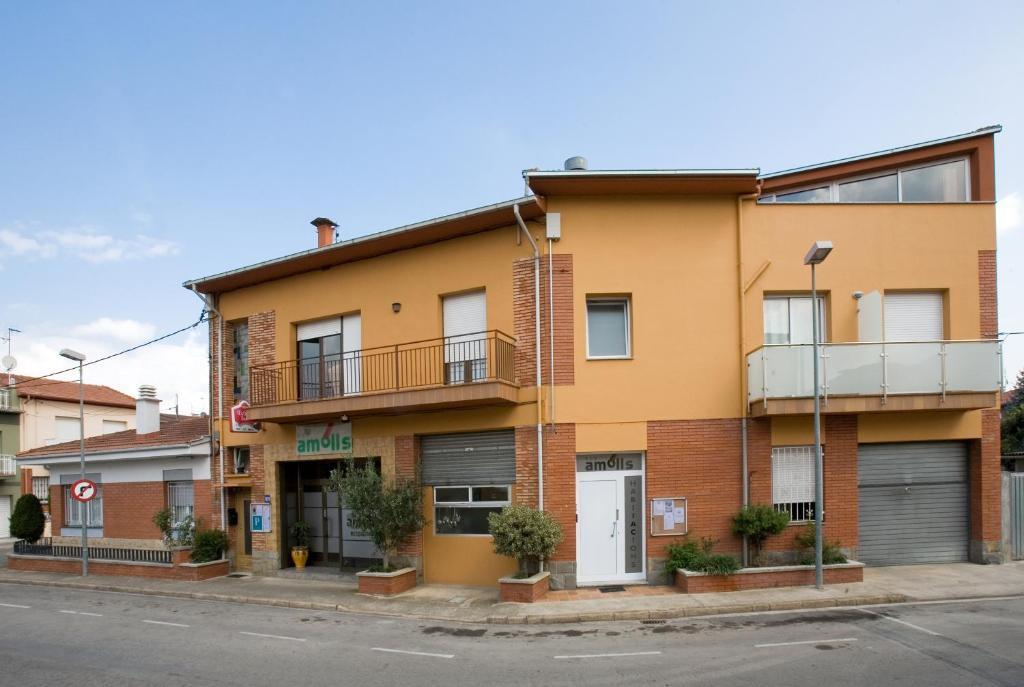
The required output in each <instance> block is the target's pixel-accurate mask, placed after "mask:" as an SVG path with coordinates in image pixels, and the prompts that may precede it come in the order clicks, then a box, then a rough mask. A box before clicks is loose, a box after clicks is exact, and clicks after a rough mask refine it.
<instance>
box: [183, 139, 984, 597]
mask: <svg viewBox="0 0 1024 687" xmlns="http://www.w3.org/2000/svg"><path fill="white" fill-rule="evenodd" d="M998 131H999V128H998V127H991V128H987V129H981V130H978V131H975V132H971V133H968V134H964V135H959V136H953V137H950V138H947V139H942V140H939V141H932V142H928V143H923V144H917V145H911V146H907V147H905V148H899V149H895V150H888V151H884V152H880V153H874V154H869V155H862V156H859V157H855V158H849V159H845V160H838V161H833V162H827V163H823V164H819V165H814V166H811V167H805V168H801V169H795V170H790V171H786V172H781V173H775V174H760V173H759V171H758V170H756V169H740V170H687V169H681V170H662V171H644V170H628V171H599V170H589V169H586V165H585V161H583V160H581V159H579V158H573V159H570V160H569V161H567V165H566V169H565V170H557V171H529V172H527V173H526V175H525V178H526V183H527V184H528V186H529V188H530V189H531V190H532V191H533V193H534V194H535V195H533V196H528V197H524V198H520V199H518V200H513V201H508V202H503V203H498V204H495V205H489V206H486V207H481V208H476V209H472V210H466V211H464V212H459V213H456V214H453V215H448V216H445V217H439V218H436V219H432V220H427V221H424V222H420V223H418V224H413V225H409V226H405V227H399V228H397V229H392V230H388V231H383V232H380V233H377V234H371V235H368V236H364V237H361V238H358V239H354V240H350V241H344V242H340V243H332V240H333V232H334V226H335V225H334V223H333V222H331V221H330V220H328V219H325V218H317V219H316V220H314V221H313V224H314V225H315V226H316V227H317V230H318V232H319V246H318V247H317V248H314V249H311V250H308V251H305V252H301V253H296V254H293V255H289V256H285V257H281V258H276V259H273V260H268V261H266V262H263V263H259V264H256V265H252V266H248V267H242V268H239V269H234V270H231V271H228V272H223V273H221V274H216V275H212V276H209V277H204V278H200V279H195V280H193V281H190V282H187V283H186V284H185V286H186V287H187V288H189V289H194V290H196V291H198V292H199V293H200V294H206V295H207V297H208V300H209V305H210V310H211V312H213V313H216V315H218V316H216V317H214V318H213V319H212V320H211V323H210V327H211V329H210V334H211V347H212V350H211V352H212V356H213V357H212V359H213V360H214V361H215V363H216V364H214V365H212V373H213V376H212V378H211V382H210V383H211V393H212V394H213V396H212V397H213V398H214V399H217V402H215V403H214V405H215V407H217V408H218V410H217V411H216V415H218V416H219V419H218V421H217V423H215V424H216V427H217V429H218V430H219V432H220V436H221V437H223V442H222V450H221V453H220V454H219V456H218V457H217V458H216V459H215V460H214V463H213V466H212V467H213V481H214V490H215V491H214V496H215V498H217V499H219V503H216V504H215V508H216V510H217V517H218V518H220V519H222V520H223V521H224V522H226V524H227V526H228V528H229V533H230V536H231V538H232V546H233V547H234V549H235V551H236V553H241V555H237V556H236V564H237V565H238V566H239V567H251V568H252V570H253V571H255V572H257V573H273V571H275V570H277V569H280V568H283V567H287V566H290V565H291V563H290V560H289V556H288V549H289V547H290V545H291V544H292V542H291V540H290V539H289V536H288V532H289V527H290V526H291V525H292V524H293V523H294V522H295V521H296V520H297V519H300V518H301V519H304V520H306V521H307V522H309V524H310V525H311V526H312V529H313V537H312V542H311V552H312V559H313V562H314V563H315V564H316V563H319V564H329V565H342V564H344V565H362V564H363V563H364V562H365V561H363V560H362V559H365V558H369V557H372V556H373V555H374V552H373V550H372V547H369V546H367V543H366V542H365V537H363V536H361V535H360V533H356V532H352V531H351V529H350V528H349V526H348V523H347V520H348V519H347V518H346V517H345V513H344V509H343V508H342V507H341V504H339V503H338V500H337V498H336V497H335V495H334V494H333V493H331V492H330V491H329V490H328V483H329V482H328V480H329V477H330V474H331V471H332V470H335V469H340V470H345V469H347V465H348V463H347V462H346V459H347V458H349V457H353V458H356V459H357V460H361V461H369V462H371V463H375V464H377V465H379V466H380V469H381V470H382V471H383V473H384V474H385V475H387V476H390V475H395V474H397V475H403V476H407V477H416V478H418V479H420V480H421V481H422V485H423V493H424V498H425V511H426V515H427V519H428V520H429V524H428V525H427V526H426V527H425V528H424V529H423V531H422V532H421V533H420V534H419V535H417V536H415V537H413V538H412V540H410V541H409V542H408V543H407V545H406V546H405V547H404V548H403V549H402V551H401V552H400V553H401V554H402V556H403V557H404V558H405V559H406V561H407V562H409V563H410V564H412V565H415V566H416V567H417V568H418V569H419V570H420V572H421V574H422V575H423V577H424V578H425V579H426V581H428V582H439V583H462V584H489V585H493V584H495V583H496V580H497V579H498V577H499V576H501V575H502V574H505V573H507V572H510V571H512V570H513V569H514V562H512V561H510V560H508V559H506V558H502V557H500V556H497V555H495V554H494V553H493V550H492V543H491V540H490V537H489V536H488V535H487V517H486V516H487V514H488V513H489V512H493V511H496V510H498V509H500V508H502V507H503V506H504V505H506V504H509V503H523V504H528V505H531V506H537V505H541V506H542V507H543V508H544V509H545V510H547V511H548V512H550V513H551V514H552V515H553V516H554V517H555V518H556V519H557V520H558V522H559V523H561V526H562V529H563V531H564V534H565V540H564V542H563V543H562V544H561V545H560V546H559V548H558V550H557V551H556V552H555V554H554V555H553V556H552V559H551V560H550V561H549V562H548V564H549V568H550V570H551V571H552V575H553V581H554V583H555V584H556V585H558V586H562V587H573V586H576V585H592V584H600V583H625V582H642V581H644V580H648V581H659V580H663V579H664V573H663V567H664V559H665V555H666V554H665V548H666V546H667V545H668V544H669V543H672V542H677V541H680V539H681V537H682V536H683V535H684V534H685V533H688V534H689V536H690V537H691V538H694V539H697V540H699V539H700V538H701V537H711V538H713V539H715V540H716V542H717V544H716V547H717V550H719V551H722V552H726V553H732V554H736V555H739V554H740V552H741V548H742V543H741V541H740V540H739V539H737V538H736V537H734V536H733V535H732V533H731V529H730V520H731V518H732V516H733V515H734V514H735V513H736V512H737V511H738V510H739V509H740V507H741V505H742V504H743V503H744V501H749V502H752V503H767V504H772V505H774V507H775V508H777V509H779V510H783V511H785V512H787V513H789V514H790V515H791V517H792V520H793V522H794V526H793V527H790V528H789V529H788V531H787V532H786V533H784V534H783V535H781V536H778V537H775V538H773V539H772V540H771V541H770V542H769V545H768V548H769V549H770V551H771V554H772V556H774V557H776V558H778V559H780V560H785V559H791V558H792V557H793V555H794V553H795V551H794V550H795V548H796V546H795V543H794V537H795V535H796V534H797V533H799V532H800V531H802V529H803V527H804V524H805V523H806V522H808V521H810V520H811V519H812V518H813V515H814V450H813V430H812V420H811V417H812V410H813V396H814V389H813V386H812V382H811V377H812V354H811V331H812V313H815V312H818V313H820V319H821V325H822V327H821V329H822V333H823V338H824V340H825V341H826V342H828V343H827V344H826V345H825V347H824V348H823V354H822V357H821V372H822V380H823V384H822V387H821V389H820V391H822V393H823V395H824V399H823V401H822V409H823V440H824V456H825V457H824V466H825V467H824V491H825V504H824V510H825V512H824V517H825V528H826V535H827V537H828V538H829V539H830V540H838V541H840V542H841V544H842V546H843V547H844V548H845V549H846V550H847V551H848V552H849V553H850V554H851V555H852V556H854V557H856V558H859V559H861V560H863V561H865V562H867V563H868V564H871V565H887V564H899V563H925V562H946V561H966V560H972V561H977V562H997V561H999V560H1001V547H1000V507H999V499H1000V466H999V396H998V392H999V389H1000V383H1001V369H1000V359H999V342H998V340H997V338H996V337H997V331H998V326H997V322H996V282H995V278H996V277H995V275H996V253H995V248H996V233H995V206H994V201H995V196H994V188H995V180H994V164H993V148H994V135H995V133H997V132H998ZM526 231H528V232H529V236H526V235H525V232H526ZM816 240H829V241H832V242H833V243H834V245H835V250H834V251H833V253H832V254H831V256H829V257H828V259H827V261H825V262H824V263H823V264H821V265H820V266H819V267H818V269H817V286H818V289H819V294H820V300H819V303H818V304H813V303H812V302H811V298H810V276H811V275H810V270H809V268H808V267H807V266H805V265H804V263H803V260H804V255H805V253H806V252H807V250H808V248H809V247H810V245H811V244H812V242H814V241H816ZM533 246H536V248H534V247H533ZM535 250H537V251H538V253H539V256H537V257H535V252H534V251H535ZM538 284H539V287H540V288H539V293H537V292H536V291H535V289H536V285H538ZM535 297H536V300H535ZM538 310H539V314H540V317H539V322H538V321H537V319H538V318H537V312H538ZM538 334H539V339H540V340H539V341H538V338H537V337H538ZM538 354H539V357H540V360H539V364H538V359H537V356H538ZM218 372H219V374H220V375H221V376H220V378H219V379H218V378H217V375H218ZM538 382H539V383H538ZM241 401H247V402H248V403H249V404H250V407H249V408H248V409H247V413H246V415H245V417H235V418H234V420H235V422H233V423H232V422H229V420H228V418H229V416H230V414H231V410H232V408H233V407H238V406H239V404H240V402H241ZM240 420H244V421H247V422H248V423H250V424H246V423H244V422H243V423H241V424H240V423H239V422H238V421H240ZM251 423H258V424H259V427H256V426H254V425H252V424H251ZM232 425H233V426H232ZM240 430H241V431H240ZM250 430H252V431H250ZM538 434H541V435H542V440H541V441H540V442H538ZM221 466H223V473H224V474H223V477H221V469H220V467H221ZM538 475H541V478H540V479H538ZM253 503H255V504H259V505H260V509H261V510H264V509H268V510H269V517H267V518H262V519H261V522H262V524H263V527H262V528H261V531H258V532H251V531H249V526H250V520H249V518H247V517H243V518H241V519H236V518H234V517H229V515H228V514H231V513H233V514H237V513H247V512H248V511H249V505H250V504H253ZM249 553H251V558H250V557H248V556H246V555H245V554H249Z"/></svg>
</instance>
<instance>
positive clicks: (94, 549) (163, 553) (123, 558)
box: [14, 537, 171, 565]
mask: <svg viewBox="0 0 1024 687" xmlns="http://www.w3.org/2000/svg"><path fill="white" fill-rule="evenodd" d="M14 553H16V554H20V555H23V556H52V557H54V558H81V557H82V547H81V546H74V545H68V544H54V543H53V539H52V538H50V537H44V538H42V539H40V540H39V541H37V542H35V543H29V542H27V541H25V540H23V539H19V540H18V541H16V542H14ZM89 560H95V561H117V562H125V563H164V564H166V565H170V563H171V552H170V551H168V550H166V549H123V548H118V547H112V546H90V547H89Z"/></svg>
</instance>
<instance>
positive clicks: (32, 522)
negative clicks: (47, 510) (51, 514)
mask: <svg viewBox="0 0 1024 687" xmlns="http://www.w3.org/2000/svg"><path fill="white" fill-rule="evenodd" d="M45 529H46V516H45V515H43V505H42V504H41V503H40V502H39V499H38V498H36V497H35V495H34V494H25V495H24V496H22V497H21V498H20V499H18V502H17V503H16V504H14V512H13V513H11V535H12V536H14V537H17V538H18V539H23V540H25V541H27V542H28V543H29V544H34V543H36V542H37V541H39V538H40V537H42V536H43V532H44V531H45Z"/></svg>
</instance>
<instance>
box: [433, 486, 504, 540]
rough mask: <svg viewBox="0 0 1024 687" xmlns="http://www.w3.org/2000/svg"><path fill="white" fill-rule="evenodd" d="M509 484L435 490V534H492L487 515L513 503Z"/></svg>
mask: <svg viewBox="0 0 1024 687" xmlns="http://www.w3.org/2000/svg"><path fill="white" fill-rule="evenodd" d="M510 491H511V488H510V487H509V486H507V485H497V486H457V487H434V532H435V533H437V534H488V532H489V530H488V526H487V515H488V513H497V512H499V511H500V510H501V509H502V508H504V507H505V506H507V505H508V504H509V492H510Z"/></svg>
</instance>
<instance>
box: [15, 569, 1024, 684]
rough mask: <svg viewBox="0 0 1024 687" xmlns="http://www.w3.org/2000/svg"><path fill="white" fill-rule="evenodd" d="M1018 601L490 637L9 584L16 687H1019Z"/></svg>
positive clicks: (463, 629)
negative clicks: (72, 686)
mask: <svg viewBox="0 0 1024 687" xmlns="http://www.w3.org/2000/svg"><path fill="white" fill-rule="evenodd" d="M1022 647H1024V598H1014V599H1003V600H987V601H975V602H965V603H949V604H945V603H944V604H925V605H915V606H907V605H904V606H891V607H885V608H883V607H869V608H864V609H842V610H827V611H813V612H806V613H774V614H773V613H765V614H753V615H742V616H740V615H737V616H718V617H713V618H707V619H684V620H677V621H668V622H664V623H659V624H644V623H638V622H619V623H584V624H579V625H549V626H521V625H520V626H515V625H509V626H493V625H491V626H484V625H460V624H447V623H433V622H429V621H415V620H404V619H386V618H377V617H366V616H357V615H348V614H343V613H331V612H311V611H301V610H294V609H287V608H274V607H266V606H248V605H238V604H223V603H214V602H204V601H189V600H180V599H170V598H162V597H152V596H135V595H129V594H113V593H103V592H92V591H79V590H70V589H55V588H53V589H51V588H46V587H32V586H23V585H11V584H0V676H2V678H0V683H2V684H10V685H19V686H21V687H23V686H26V685H46V686H47V687H52V686H53V685H55V684H81V685H96V684H101V685H247V686H248V687H252V686H253V685H267V684H274V685H293V684H297V685H332V686H338V685H345V686H348V685H359V686H360V687H362V686H364V685H367V686H368V685H402V686H413V685H431V686H432V687H442V686H445V685H474V686H476V685H480V686H487V685H516V686H517V687H522V686H523V685H575V686H577V687H590V686H591V685H633V684H637V685H639V684H643V685H691V684H694V685H700V684H714V685H738V686H739V685H742V686H743V687H751V685H759V686H760V685H780V686H785V687H800V686H801V685H814V686H815V687H819V686H821V685H827V686H832V685H887V684H895V683H898V684H900V685H908V686H912V687H913V686H918V685H920V686H924V685H929V686H932V685H1013V686H1019V685H1024V652H1022V651H1021V648H1022Z"/></svg>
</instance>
